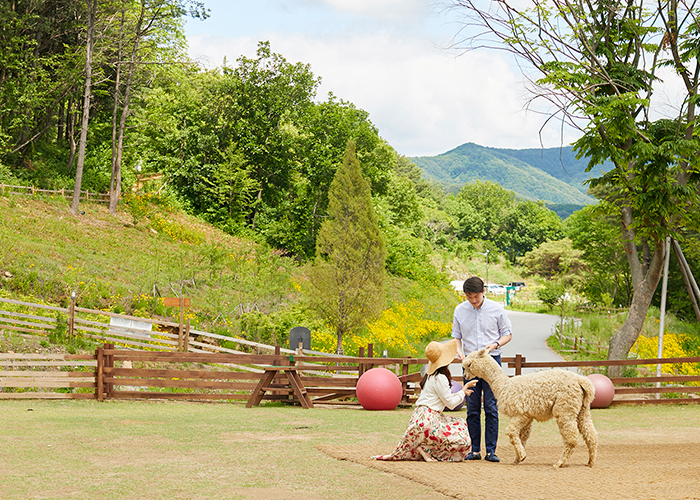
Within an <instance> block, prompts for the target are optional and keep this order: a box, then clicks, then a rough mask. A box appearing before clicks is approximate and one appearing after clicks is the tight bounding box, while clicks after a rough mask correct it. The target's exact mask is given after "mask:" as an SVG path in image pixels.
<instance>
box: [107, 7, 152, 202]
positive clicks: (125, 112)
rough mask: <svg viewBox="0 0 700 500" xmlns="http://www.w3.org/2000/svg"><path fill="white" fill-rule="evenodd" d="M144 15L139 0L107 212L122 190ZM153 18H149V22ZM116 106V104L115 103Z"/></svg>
mask: <svg viewBox="0 0 700 500" xmlns="http://www.w3.org/2000/svg"><path fill="white" fill-rule="evenodd" d="M145 16H146V5H145V3H144V2H141V12H140V14H139V19H138V22H137V24H136V32H135V34H134V45H133V47H132V48H131V60H130V61H129V72H128V73H127V76H126V83H125V84H124V106H123V107H122V113H121V117H120V119H119V131H118V134H117V144H116V155H114V157H113V162H112V182H111V187H112V189H111V191H110V193H109V213H110V214H112V215H114V214H116V213H117V204H118V203H119V196H120V195H121V191H122V156H123V152H124V130H125V129H126V119H127V118H128V116H129V101H130V99H131V85H132V82H133V79H134V71H135V69H136V59H137V56H138V50H139V44H140V43H141V37H143V36H144V34H145V32H147V31H148V30H149V28H150V24H149V25H148V26H146V28H145V29H144V28H143V21H144V18H145ZM154 19H155V15H154V18H153V19H151V24H152V23H153V20H154ZM115 106H116V104H115Z"/></svg>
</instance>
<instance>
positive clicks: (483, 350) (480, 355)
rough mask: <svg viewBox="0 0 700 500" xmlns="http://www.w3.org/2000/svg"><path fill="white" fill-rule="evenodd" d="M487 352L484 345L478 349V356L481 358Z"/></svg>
mask: <svg viewBox="0 0 700 500" xmlns="http://www.w3.org/2000/svg"><path fill="white" fill-rule="evenodd" d="M487 353H488V351H487V350H486V348H485V347H482V348H481V349H479V357H480V358H483V357H484V356H486V354H487Z"/></svg>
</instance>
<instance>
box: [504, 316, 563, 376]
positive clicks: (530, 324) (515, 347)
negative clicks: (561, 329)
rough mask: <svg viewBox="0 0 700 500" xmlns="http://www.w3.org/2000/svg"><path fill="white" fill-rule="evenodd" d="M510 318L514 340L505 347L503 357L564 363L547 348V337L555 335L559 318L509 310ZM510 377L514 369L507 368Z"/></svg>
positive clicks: (527, 369)
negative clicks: (517, 356) (519, 356)
mask: <svg viewBox="0 0 700 500" xmlns="http://www.w3.org/2000/svg"><path fill="white" fill-rule="evenodd" d="M508 318H510V322H511V323H512V324H513V340H511V341H510V342H509V343H508V344H506V345H505V346H504V347H503V354H502V356H515V355H516V354H522V355H523V356H525V358H526V359H527V361H564V358H562V357H561V356H559V355H558V354H557V353H555V352H554V351H552V350H551V349H550V348H549V347H548V346H547V337H549V336H550V335H551V334H552V333H553V331H554V330H553V328H554V325H556V324H557V323H558V322H559V316H553V315H551V314H536V313H528V312H522V311H510V310H508ZM536 370H537V368H524V369H523V373H530V372H533V371H536ZM505 372H506V374H508V375H513V374H514V370H513V369H512V368H505Z"/></svg>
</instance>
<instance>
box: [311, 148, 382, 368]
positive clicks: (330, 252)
mask: <svg viewBox="0 0 700 500" xmlns="http://www.w3.org/2000/svg"><path fill="white" fill-rule="evenodd" d="M385 260H386V250H385V246H384V240H383V239H382V235H381V233H380V231H379V226H378V224H377V216H376V214H375V213H374V209H373V208H372V199H371V192H370V187H369V184H368V182H367V181H366V180H365V179H364V178H363V177H362V171H361V169H360V162H359V161H358V159H357V157H356V155H355V144H354V143H353V142H351V141H348V145H347V148H346V151H345V157H344V159H343V163H342V165H341V166H340V168H339V169H338V171H337V172H336V174H335V177H334V179H333V182H332V183H331V186H330V189H329V191H328V219H327V220H326V221H325V222H324V223H323V224H322V225H321V230H320V231H319V235H318V239H317V243H316V262H315V264H314V266H313V267H312V269H311V272H310V281H311V284H312V286H313V288H314V289H315V292H314V294H313V297H312V302H313V303H314V305H315V307H316V308H317V309H318V311H319V312H320V314H321V315H322V316H323V318H324V319H325V320H326V321H327V322H328V323H329V324H330V325H332V326H333V328H334V329H335V332H336V335H337V338H338V344H337V352H338V353H339V354H342V353H343V337H344V336H346V335H348V334H351V333H353V332H355V331H356V330H357V329H358V328H360V327H361V326H362V325H364V324H365V323H366V322H367V321H369V320H371V319H373V318H375V317H376V316H378V315H379V313H380V312H381V311H382V306H383V304H384V264H385Z"/></svg>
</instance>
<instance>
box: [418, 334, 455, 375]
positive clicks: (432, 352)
mask: <svg viewBox="0 0 700 500" xmlns="http://www.w3.org/2000/svg"><path fill="white" fill-rule="evenodd" d="M456 355H457V339H452V340H450V341H448V342H445V343H444V344H441V343H440V342H431V343H429V344H428V345H427V346H425V357H426V358H428V361H429V363H428V371H427V373H428V375H432V374H433V373H434V372H435V370H437V369H438V368H440V367H442V366H447V365H449V364H450V363H452V361H454V359H455V356H456Z"/></svg>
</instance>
